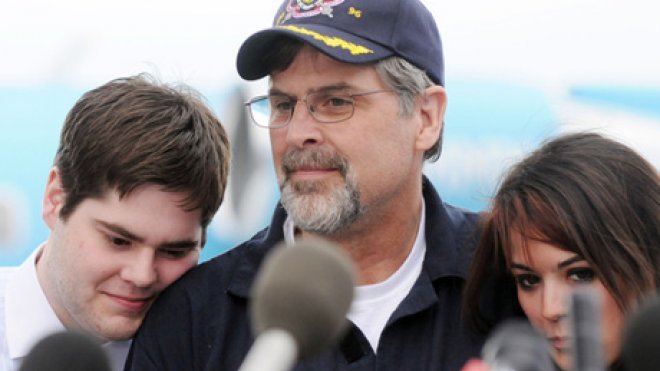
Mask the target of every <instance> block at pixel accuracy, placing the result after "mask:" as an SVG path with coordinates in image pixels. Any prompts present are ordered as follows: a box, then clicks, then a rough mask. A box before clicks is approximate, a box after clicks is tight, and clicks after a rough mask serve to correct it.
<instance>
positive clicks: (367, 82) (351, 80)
mask: <svg viewBox="0 0 660 371" xmlns="http://www.w3.org/2000/svg"><path fill="white" fill-rule="evenodd" d="M335 85H336V86H340V85H343V86H346V87H355V88H358V87H368V88H383V87H384V84H383V82H382V80H381V78H380V76H379V75H378V73H377V72H376V69H375V68H374V65H373V64H350V63H343V62H340V61H337V60H335V59H332V58H330V57H328V56H326V55H325V54H323V53H321V52H319V51H317V50H315V49H313V48H312V47H310V46H304V47H302V48H301V49H300V51H299V52H298V54H297V55H296V57H295V58H294V59H293V61H292V63H291V64H290V65H289V66H288V67H287V68H286V69H285V70H283V71H278V72H273V73H272V74H271V76H270V87H271V89H277V90H281V91H292V92H293V91H304V92H312V91H315V90H318V89H320V88H323V87H326V86H335Z"/></svg>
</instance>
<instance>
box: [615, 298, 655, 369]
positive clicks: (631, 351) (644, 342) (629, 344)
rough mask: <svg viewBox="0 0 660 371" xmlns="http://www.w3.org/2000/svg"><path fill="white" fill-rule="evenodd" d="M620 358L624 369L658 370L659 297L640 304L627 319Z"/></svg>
mask: <svg viewBox="0 0 660 371" xmlns="http://www.w3.org/2000/svg"><path fill="white" fill-rule="evenodd" d="M621 358H622V361H623V365H624V367H625V368H626V370H634V371H651V370H653V371H657V370H660V298H657V297H656V298H654V299H652V300H650V301H649V302H647V303H645V304H644V305H642V306H641V307H640V309H639V310H638V311H637V312H635V313H634V314H633V315H632V316H631V317H630V318H629V320H628V321H627V323H626V327H625V330H624V332H623V341H622V350H621Z"/></svg>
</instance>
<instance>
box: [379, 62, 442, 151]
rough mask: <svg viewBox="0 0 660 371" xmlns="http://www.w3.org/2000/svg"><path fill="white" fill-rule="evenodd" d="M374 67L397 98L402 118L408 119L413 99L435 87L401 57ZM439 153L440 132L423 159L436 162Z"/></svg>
mask: <svg viewBox="0 0 660 371" xmlns="http://www.w3.org/2000/svg"><path fill="white" fill-rule="evenodd" d="M374 67H375V68H376V72H378V75H379V76H380V78H381V79H383V81H384V82H385V84H387V85H388V86H389V87H390V88H392V90H394V91H395V92H396V94H397V95H398V96H399V114H400V115H401V116H402V117H409V116H410V115H411V114H412V112H413V109H414V108H415V99H416V98H417V97H418V96H419V95H422V94H423V93H424V90H425V89H426V88H428V87H430V86H434V85H436V84H435V83H434V82H433V80H431V78H430V77H429V75H427V74H426V72H424V71H422V70H421V69H419V68H417V67H415V66H414V65H413V64H411V63H410V62H408V61H407V60H405V59H403V58H401V57H397V56H393V57H389V58H385V59H382V60H380V61H378V62H377V63H376V64H375V65H374ZM443 129H444V125H443ZM441 151H442V131H441V132H440V135H439V137H438V140H437V141H436V143H435V144H434V145H433V147H431V148H429V149H428V150H427V151H426V152H425V153H424V159H426V160H429V161H431V162H433V161H436V160H437V159H438V158H440V152H441Z"/></svg>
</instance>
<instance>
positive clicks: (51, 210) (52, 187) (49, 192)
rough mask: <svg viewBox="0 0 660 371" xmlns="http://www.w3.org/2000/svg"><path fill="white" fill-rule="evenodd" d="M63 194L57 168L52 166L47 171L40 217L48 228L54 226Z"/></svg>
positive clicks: (62, 203) (62, 202) (62, 200)
mask: <svg viewBox="0 0 660 371" xmlns="http://www.w3.org/2000/svg"><path fill="white" fill-rule="evenodd" d="M65 196H66V194H65V193H64V189H63V188H62V180H61V178H60V172H59V169H58V168H57V167H53V168H51V169H50V172H48V181H47V182H46V190H45V191H44V199H43V203H42V205H41V217H42V218H43V220H44V222H45V223H46V225H47V226H48V228H50V229H53V228H54V227H55V223H56V222H57V219H58V218H59V217H60V210H61V209H62V206H63V205H64V200H65Z"/></svg>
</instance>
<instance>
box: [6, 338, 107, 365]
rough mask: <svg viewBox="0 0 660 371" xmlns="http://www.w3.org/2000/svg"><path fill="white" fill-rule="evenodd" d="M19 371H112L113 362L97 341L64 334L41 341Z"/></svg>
mask: <svg viewBox="0 0 660 371" xmlns="http://www.w3.org/2000/svg"><path fill="white" fill-rule="evenodd" d="M19 371H110V361H109V360H108V357H107V355H106V354H105V352H104V351H103V349H102V348H101V345H100V344H99V343H98V341H97V340H96V339H94V338H92V337H91V336H89V335H85V334H82V333H78V332H71V331H63V332H56V333H54V334H51V335H48V336H46V337H45V338H43V339H41V340H40V341H39V342H38V343H37V344H36V345H35V346H34V347H33V348H32V349H31V350H30V352H29V353H28V354H27V356H26V357H25V359H24V360H23V363H22V364H21V367H20V369H19Z"/></svg>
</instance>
